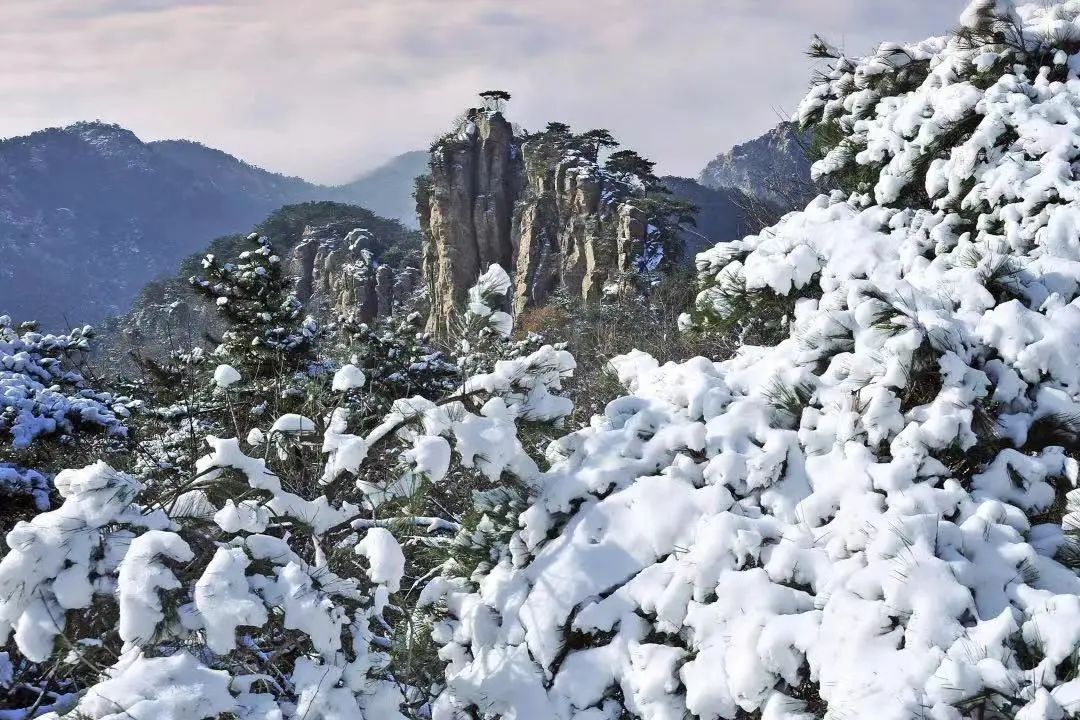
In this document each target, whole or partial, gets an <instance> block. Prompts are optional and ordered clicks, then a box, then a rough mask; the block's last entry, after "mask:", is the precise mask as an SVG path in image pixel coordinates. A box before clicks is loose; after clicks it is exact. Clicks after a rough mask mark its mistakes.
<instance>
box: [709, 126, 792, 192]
mask: <svg viewBox="0 0 1080 720" xmlns="http://www.w3.org/2000/svg"><path fill="white" fill-rule="evenodd" d="M808 146H809V139H808V138H807V136H806V133H804V132H803V131H801V130H800V129H799V127H798V126H797V125H796V124H795V123H792V122H782V123H780V124H779V125H777V126H776V127H774V128H773V129H771V130H769V131H768V132H767V133H765V134H764V135H761V136H760V137H757V138H754V139H753V140H748V141H747V142H744V143H740V144H738V145H735V146H734V147H732V148H731V149H730V150H728V151H727V152H723V153H720V154H719V155H717V156H716V157H715V158H713V159H712V160H711V161H709V164H708V165H706V166H705V169H704V170H702V171H701V177H700V182H701V184H702V185H705V186H706V187H711V188H713V189H717V190H719V189H728V190H738V191H740V192H742V193H745V194H746V195H749V196H751V197H757V198H761V199H763V200H767V201H769V202H771V203H773V204H776V205H784V204H787V201H788V200H789V199H790V198H789V196H790V195H791V194H792V190H793V188H792V186H800V185H803V184H809V182H810V161H809V159H808V158H807V156H806V148H807V147H808Z"/></svg>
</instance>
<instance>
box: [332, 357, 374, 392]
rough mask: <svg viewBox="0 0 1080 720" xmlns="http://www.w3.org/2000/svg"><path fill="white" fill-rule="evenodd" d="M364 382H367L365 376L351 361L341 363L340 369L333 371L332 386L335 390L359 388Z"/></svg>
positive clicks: (345, 390) (343, 390)
mask: <svg viewBox="0 0 1080 720" xmlns="http://www.w3.org/2000/svg"><path fill="white" fill-rule="evenodd" d="M365 382H367V378H366V377H365V376H364V373H363V371H362V370H361V369H360V368H358V367H356V366H355V365H353V364H352V363H348V364H346V365H342V366H341V369H340V370H338V371H337V372H336V373H334V381H333V385H332V388H333V390H334V391H335V392H347V391H349V390H359V389H360V388H362V387H364V383H365Z"/></svg>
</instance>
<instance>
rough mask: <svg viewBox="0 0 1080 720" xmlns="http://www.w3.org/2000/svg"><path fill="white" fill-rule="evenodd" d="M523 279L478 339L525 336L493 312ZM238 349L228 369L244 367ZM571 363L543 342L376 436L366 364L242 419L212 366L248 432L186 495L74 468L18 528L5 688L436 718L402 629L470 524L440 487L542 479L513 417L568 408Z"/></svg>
mask: <svg viewBox="0 0 1080 720" xmlns="http://www.w3.org/2000/svg"><path fill="white" fill-rule="evenodd" d="M505 277H506V274H505V272H503V271H502V270H501V269H500V268H498V267H494V266H493V267H492V268H491V269H490V270H489V271H488V272H487V273H485V274H484V276H483V277H482V278H481V279H480V284H481V289H480V290H477V291H476V292H474V293H473V294H472V295H473V297H474V298H475V302H473V303H471V304H470V306H469V308H468V309H467V313H468V315H469V317H470V319H469V320H468V322H467V323H466V325H468V326H469V327H472V328H473V329H475V330H476V331H477V332H478V333H480V334H481V335H486V334H487V333H488V331H489V330H490V331H492V332H497V333H499V334H500V335H502V334H506V333H508V332H509V327H508V326H507V325H506V322H505V318H504V317H503V316H502V315H499V314H498V313H496V312H494V311H493V310H492V309H491V308H489V307H487V306H485V305H484V304H483V303H484V301H485V300H492V299H493V298H495V297H497V296H499V295H502V294H505V291H506V288H507V287H508V285H507V283H506V282H505ZM228 297H230V298H232V297H235V296H233V295H228ZM477 318H487V321H486V322H480V321H479V320H477ZM257 336H258V337H264V336H263V335H262V334H257ZM230 337H234V338H235V337H239V334H236V335H232V336H230ZM233 347H235V348H236V349H235V350H232V349H230V347H229V346H226V348H225V350H223V351H221V353H220V355H218V356H217V359H231V358H232V357H234V355H233V353H234V352H238V353H241V354H244V355H246V354H247V344H246V343H241V344H240V345H236V346H233ZM255 367H256V368H259V367H262V366H261V365H260V364H258V362H256V364H255ZM573 367H574V362H573V358H572V357H570V355H569V354H568V353H566V352H565V351H560V350H557V349H555V348H553V347H551V346H544V347H540V348H539V349H537V350H536V351H534V352H533V353H530V354H529V355H527V356H524V357H520V358H511V359H503V360H497V361H496V362H494V363H493V364H492V366H491V367H490V369H489V370H488V371H487V372H483V373H478V374H474V375H470V376H467V377H465V378H464V380H463V382H461V383H459V384H458V385H457V386H456V387H454V388H453V389H452V390H451V391H450V392H448V393H446V394H445V395H444V396H443V397H440V398H437V399H430V398H425V397H421V396H414V397H400V398H398V399H397V400H396V402H394V403H393V404H392V406H391V407H390V410H389V412H388V413H386V414H385V416H383V417H382V418H381V421H380V422H379V423H378V424H375V425H374V426H373V427H371V424H370V423H369V422H367V420H368V418H364V417H355V416H354V413H353V411H352V410H351V408H355V407H361V408H363V407H365V405H364V404H363V403H360V402H357V397H358V396H360V395H362V394H364V393H365V392H367V389H368V383H367V378H366V377H365V375H364V373H363V371H362V370H361V369H360V368H359V367H358V366H357V365H355V364H351V363H349V364H346V365H343V366H341V367H340V368H338V369H336V371H335V372H333V373H332V380H330V389H329V392H327V393H324V394H321V395H318V396H317V398H321V401H322V402H323V404H322V405H319V406H317V407H315V408H314V409H316V410H317V411H318V412H317V413H313V414H312V415H311V416H310V417H309V416H305V415H302V414H300V413H299V412H289V413H285V414H281V415H280V416H277V415H276V414H272V413H270V412H264V413H262V414H254V415H252V414H251V413H250V412H247V413H240V412H238V411H237V410H236V407H237V406H236V404H235V403H233V399H235V398H234V397H231V394H232V393H240V392H241V391H243V390H244V388H245V380H244V378H243V376H242V374H241V373H240V372H239V371H238V370H237V369H236V368H235V367H233V366H232V365H229V364H220V365H218V366H217V367H216V368H215V369H214V371H213V373H212V379H211V378H209V377H206V376H207V375H208V374H209V373H208V372H206V371H200V372H201V374H202V376H203V377H204V379H206V380H207V381H208V382H209V381H212V382H213V385H214V389H213V391H212V392H211V394H210V397H211V398H216V400H217V402H218V404H219V405H222V406H224V407H225V408H226V410H224V411H221V410H215V411H214V412H218V413H219V414H221V415H223V416H224V417H223V418H222V419H220V420H219V421H218V423H219V424H220V425H222V426H225V429H226V430H232V431H233V432H234V433H235V434H234V435H233V436H232V437H228V436H227V435H225V434H224V433H223V434H222V435H221V436H208V437H206V438H205V439H204V441H205V445H204V450H203V454H202V456H201V457H199V458H198V460H197V461H196V462H195V467H194V468H193V469H192V470H191V471H190V472H188V473H187V474H186V476H184V475H183V473H181V474H180V475H179V476H180V477H186V482H183V483H175V482H161V481H160V480H159V479H157V478H156V477H153V476H150V477H149V479H148V480H146V481H141V480H140V479H137V478H135V477H132V476H131V475H128V474H124V473H120V472H117V471H115V470H113V469H112V468H110V467H108V466H107V465H106V464H104V463H97V464H94V465H90V466H87V467H85V468H83V469H81V470H66V471H64V472H62V473H60V475H58V477H57V481H56V483H57V489H58V491H59V492H60V494H61V496H62V497H63V498H64V503H63V505H62V506H61V507H59V508H58V509H56V510H54V511H51V512H47V513H42V514H40V515H38V516H36V517H34V518H33V520H31V521H30V522H24V523H20V524H19V525H18V526H17V527H16V528H15V529H14V530H13V531H12V532H11V533H10V534H9V535H8V540H9V542H10V544H11V548H12V550H11V552H9V553H8V554H7V555H5V556H4V557H3V559H2V560H0V639H3V640H4V641H5V642H7V641H9V639H10V641H11V643H12V644H11V645H10V646H9V647H10V650H9V651H7V652H5V653H3V654H0V682H3V683H7V684H10V683H11V682H12V678H13V677H14V676H15V675H16V673H17V672H18V667H19V666H21V665H23V664H25V663H29V662H33V663H39V664H41V666H43V667H49V668H51V669H52V671H51V672H49V673H47V674H46V675H44V676H43V677H40V678H38V680H37V682H36V683H35V685H36V687H37V688H38V689H39V692H38V694H37V697H36V698H33V697H32V698H29V699H28V702H27V703H26V705H24V706H23V708H22V709H21V710H20V709H13V710H12V712H14V713H18V712H21V711H26V712H29V714H30V715H33V714H35V713H40V712H45V711H48V714H46V715H45V717H50V718H55V717H57V716H58V715H59V714H65V713H74V716H76V717H79V718H93V719H94V720H103V719H105V718H108V719H109V720H113V719H114V718H115V719H119V718H121V717H129V716H132V717H150V716H154V717H166V718H185V719H189V718H190V719H192V720H196V719H201V718H217V717H221V716H226V715H229V716H235V717H237V718H241V719H245V720H246V719H251V720H254V719H256V718H258V719H260V720H261V719H264V718H286V717H287V718H301V717H302V718H306V719H307V720H320V719H323V720H332V719H335V718H368V719H369V720H393V719H394V718H401V717H402V713H403V712H406V711H409V712H411V710H412V709H417V708H422V707H423V706H425V705H426V703H427V692H428V688H427V687H424V686H419V687H417V686H414V685H412V684H411V681H412V679H413V678H412V676H410V675H408V672H407V671H409V670H411V669H413V668H414V667H415V666H412V665H404V666H402V671H399V670H398V668H397V667H395V666H393V665H392V664H391V659H392V658H393V657H395V656H398V657H400V656H401V655H402V651H401V649H400V648H401V646H403V645H404V646H406V649H408V646H409V644H410V643H411V642H412V641H413V638H410V637H404V639H402V636H403V635H406V634H407V626H408V622H407V621H408V619H409V618H408V616H407V614H408V613H409V612H410V608H411V607H412V605H413V604H414V603H415V601H416V598H417V594H418V591H419V588H420V586H421V583H422V581H423V580H424V577H423V576H424V575H425V574H426V573H428V572H429V571H430V570H431V569H432V568H433V567H435V566H437V562H438V561H437V560H436V559H434V558H433V557H432V552H431V551H432V549H433V548H434V549H436V550H438V549H439V548H440V546H444V547H446V548H449V547H450V545H451V540H452V538H453V536H454V534H455V532H457V530H458V529H459V523H458V522H457V518H455V517H454V516H453V513H442V515H435V514H431V513H428V512H427V510H428V508H431V507H433V506H432V505H431V504H429V503H427V500H426V498H427V497H429V494H428V493H426V492H425V490H426V489H428V488H431V487H433V486H437V485H439V484H440V483H444V482H446V481H447V478H448V476H449V475H450V474H451V473H454V472H458V473H461V472H464V471H471V472H475V473H477V474H479V475H482V476H483V477H484V478H485V479H486V480H487V483H488V487H497V486H499V485H501V484H502V483H504V482H507V481H508V480H514V481H518V482H526V481H531V480H532V479H534V478H535V477H536V476H537V475H538V472H539V471H538V469H537V466H536V464H535V462H533V460H532V459H530V458H529V456H528V455H527V454H526V452H525V451H524V449H523V447H522V445H521V442H520V441H519V440H518V438H517V432H516V423H517V422H518V421H519V420H528V421H541V420H556V419H557V418H560V417H562V416H564V415H566V414H567V413H569V412H570V410H571V407H572V406H571V404H570V403H569V401H567V400H566V399H565V398H562V397H560V396H559V395H558V391H559V388H560V384H561V380H562V379H563V378H564V377H566V376H567V375H568V374H569V373H571V372H572V371H573ZM414 371H415V369H414ZM317 379H318V378H316V380H317ZM313 382H314V381H313ZM312 397H316V396H312ZM245 402H246V404H247V405H248V406H250V400H248V401H245ZM268 402H271V403H272V402H274V401H273V400H271V401H268ZM274 417H276V420H273V421H271V418H274ZM359 427H365V428H368V429H366V430H365V431H364V432H362V433H361V432H358V431H357V428H359ZM455 451H456V452H455ZM320 455H322V456H323V459H322V460H319V456H320ZM434 509H435V510H436V511H439V510H441V508H439V507H438V505H435V506H434ZM421 511H423V512H421ZM440 537H441V538H442V540H441V541H440ZM446 552H447V551H439V552H438V553H436V556H440V555H441V556H445V554H446ZM420 679H424V677H423V676H420ZM31 687H34V686H31Z"/></svg>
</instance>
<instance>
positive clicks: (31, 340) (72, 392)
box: [0, 315, 130, 553]
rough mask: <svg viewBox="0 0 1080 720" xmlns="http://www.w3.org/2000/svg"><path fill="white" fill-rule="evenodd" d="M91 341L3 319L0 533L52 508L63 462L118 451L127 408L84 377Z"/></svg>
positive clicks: (86, 332)
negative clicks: (55, 480) (56, 476)
mask: <svg viewBox="0 0 1080 720" xmlns="http://www.w3.org/2000/svg"><path fill="white" fill-rule="evenodd" d="M92 338H93V329H92V328H90V327H83V328H78V329H75V330H72V331H71V332H69V333H67V334H62V335H54V334H44V333H40V332H37V331H35V330H34V329H33V325H32V324H27V325H22V326H19V327H15V326H14V325H13V324H12V322H11V319H10V318H9V317H7V316H6V315H5V316H0V534H6V532H7V530H9V529H10V528H11V527H12V526H13V525H14V524H15V522H16V521H18V520H20V519H26V518H28V517H30V516H32V515H33V513H34V512H36V511H41V510H47V509H48V508H49V502H50V500H49V498H50V495H51V483H50V478H51V475H52V473H54V472H56V470H58V469H60V468H61V467H63V466H64V465H62V464H60V463H65V462H69V461H70V460H72V459H74V458H90V457H96V456H99V455H100V454H101V453H104V452H107V451H111V450H122V449H123V445H124V438H125V436H126V434H127V418H128V415H129V414H130V411H129V407H130V403H129V402H128V399H127V398H123V397H119V396H116V395H114V394H112V393H109V392H105V391H104V390H102V389H100V388H99V387H95V383H93V382H91V381H90V380H89V379H88V378H87V377H86V376H85V375H84V374H83V371H82V361H83V360H84V359H85V357H86V355H87V353H88V351H89V349H90V341H91V339H92ZM5 547H6V546H5V545H4V543H3V542H2V541H0V553H2V552H3V551H4V548H5Z"/></svg>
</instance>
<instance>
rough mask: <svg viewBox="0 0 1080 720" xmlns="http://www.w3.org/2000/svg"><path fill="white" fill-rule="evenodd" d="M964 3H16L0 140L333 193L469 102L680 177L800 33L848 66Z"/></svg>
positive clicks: (785, 93) (759, 91)
mask: <svg viewBox="0 0 1080 720" xmlns="http://www.w3.org/2000/svg"><path fill="white" fill-rule="evenodd" d="M963 5H964V2H963V0H909V1H908V2H906V3H897V2H895V1H894V0H813V1H811V0H769V1H767V2H766V1H762V0H665V1H664V2H648V1H646V0H588V2H581V1H580V0H513V1H512V0H363V1H362V2H357V1H356V0H308V1H307V2H303V3H300V2H295V0H80V2H79V3H78V4H74V3H71V2H70V0H34V2H13V3H0V67H4V68H5V72H4V73H3V74H0V96H3V97H4V98H5V112H4V113H3V116H2V118H0V136H10V135H15V134H21V133H25V132H29V131H32V130H34V129H37V128H40V127H44V126H49V125H58V124H66V123H69V122H73V121H75V120H81V119H95V118H100V119H104V120H109V121H112V122H118V123H120V124H122V125H124V126H126V127H129V128H131V129H133V130H135V131H136V133H138V134H139V135H140V136H141V137H143V138H144V139H157V138H165V137H189V138H193V139H197V140H200V141H202V142H205V143H207V144H209V145H213V146H215V147H220V148H221V149H224V150H226V151H228V152H231V153H234V154H236V155H238V156H240V157H242V158H244V159H245V160H248V161H250V162H254V163H256V164H258V165H262V166H264V167H268V168H270V169H274V170H278V171H282V172H288V173H291V174H298V175H302V176H305V177H309V178H313V179H317V180H323V181H338V180H343V179H347V178H349V177H351V176H353V175H355V174H356V173H357V172H358V171H359V170H360V169H363V168H365V167H370V166H371V165H374V164H376V163H378V162H380V161H382V160H385V159H386V158H388V157H390V156H392V155H394V154H396V153H398V152H403V151H406V150H410V149H415V148H418V147H423V146H424V145H426V143H427V142H428V141H430V139H431V138H432V137H434V136H435V135H436V134H437V133H438V132H439V131H440V130H442V129H443V128H445V127H446V126H447V124H448V123H449V121H450V119H451V118H453V117H454V115H456V114H457V113H458V112H459V111H460V110H461V109H462V108H464V107H466V106H467V104H469V103H470V102H472V99H473V95H474V93H475V92H476V91H477V90H480V89H484V88H489V87H503V88H506V89H508V90H510V91H511V92H512V93H513V94H514V100H513V102H512V104H511V115H512V117H513V119H514V120H516V121H517V122H519V123H521V124H522V125H524V126H526V127H539V126H541V125H543V124H544V123H546V122H547V121H549V120H552V119H560V120H563V121H566V122H569V123H571V124H572V125H574V126H575V127H583V128H584V127H598V126H599V127H606V128H609V129H610V130H612V132H613V133H614V134H615V135H616V137H618V138H619V139H620V140H622V141H623V142H624V143H625V144H626V145H628V146H630V147H634V148H635V149H638V150H640V151H641V152H642V153H643V154H646V155H648V156H649V157H651V158H653V159H654V160H657V161H658V163H659V169H660V170H662V171H664V172H674V173H680V174H686V175H692V174H696V172H697V171H698V170H699V169H700V168H701V166H702V165H704V163H705V162H706V161H707V160H708V159H709V158H710V157H711V156H712V155H714V154H715V153H716V152H719V151H720V150H723V149H725V148H726V147H728V146H730V145H731V144H733V143H735V142H739V141H741V140H744V139H746V138H749V137H752V136H754V135H756V134H759V133H760V132H762V131H764V130H765V129H767V128H768V127H770V126H771V125H772V124H774V123H775V121H776V118H777V114H778V113H782V112H784V111H788V112H790V111H791V110H792V109H793V108H794V105H795V104H796V103H797V101H798V99H799V97H800V96H801V94H802V92H803V90H804V89H805V86H806V83H807V80H808V77H809V73H810V65H809V61H808V60H807V59H806V58H805V57H804V56H803V55H802V51H803V49H804V48H805V47H806V45H807V43H808V40H809V37H810V35H811V34H812V33H813V32H818V33H821V34H823V35H825V36H827V37H828V38H830V39H831V40H832V41H833V42H836V43H842V44H844V45H845V46H846V47H848V48H849V49H851V50H853V51H863V50H865V49H867V48H869V47H871V46H872V45H873V44H874V43H875V42H877V41H880V40H885V39H891V40H908V39H916V38H919V37H923V36H925V35H928V34H932V33H934V32H941V31H944V30H946V29H948V28H949V27H951V26H952V25H953V22H954V19H955V17H956V16H957V15H958V14H959V12H960V10H961V9H962V7H963Z"/></svg>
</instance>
